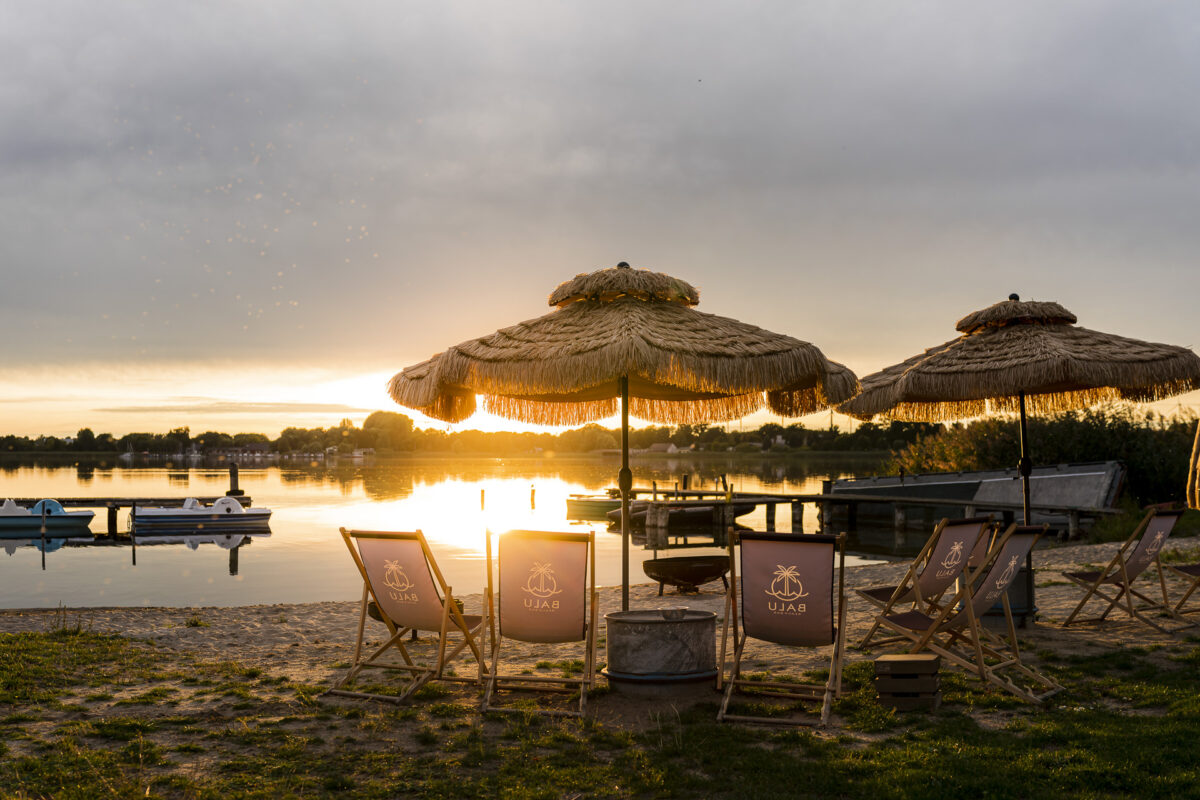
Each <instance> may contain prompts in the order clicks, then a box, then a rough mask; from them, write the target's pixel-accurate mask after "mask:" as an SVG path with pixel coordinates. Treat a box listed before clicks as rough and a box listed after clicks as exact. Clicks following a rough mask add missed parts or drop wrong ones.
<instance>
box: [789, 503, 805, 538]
mask: <svg viewBox="0 0 1200 800" xmlns="http://www.w3.org/2000/svg"><path fill="white" fill-rule="evenodd" d="M789 505H791V507H792V533H804V503H801V502H800V501H799V500H793V501H792V502H791V503H790V504H789Z"/></svg>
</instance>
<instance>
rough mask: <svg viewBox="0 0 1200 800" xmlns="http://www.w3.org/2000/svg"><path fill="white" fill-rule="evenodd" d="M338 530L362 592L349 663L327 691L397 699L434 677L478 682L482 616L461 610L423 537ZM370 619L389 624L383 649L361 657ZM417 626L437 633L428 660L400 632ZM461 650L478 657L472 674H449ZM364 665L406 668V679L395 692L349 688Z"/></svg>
mask: <svg viewBox="0 0 1200 800" xmlns="http://www.w3.org/2000/svg"><path fill="white" fill-rule="evenodd" d="M341 534H342V540H343V541H344V542H345V543H346V547H347V549H348V550H349V551H350V556H351V557H352V558H353V559H354V563H355V565H356V566H357V567H358V570H359V573H360V574H361V575H362V579H363V593H362V600H361V601H360V603H359V615H358V637H357V640H356V641H355V645H354V661H353V664H352V665H351V667H350V669H349V671H348V672H346V674H345V675H344V676H342V678H341V679H340V680H338V681H337V683H335V684H334V685H333V687H332V688H331V689H329V690H328V691H327V692H326V694H332V695H339V696H344V697H357V698H365V699H372V700H384V701H388V702H395V703H402V702H405V701H407V700H409V699H410V698H412V696H413V695H414V694H415V693H416V692H417V690H418V689H420V688H421V687H422V686H424V685H425V684H427V683H428V682H430V681H433V680H439V681H461V682H471V683H480V682H481V681H482V680H483V676H484V674H485V668H484V662H483V652H482V648H481V647H480V640H481V638H482V635H483V631H484V620H485V617H483V616H482V615H477V614H471V615H467V614H463V613H462V611H461V610H460V609H459V607H458V604H457V603H456V602H455V600H454V594H453V591H452V589H451V587H450V586H448V585H447V584H446V581H445V579H443V578H442V572H441V570H440V569H438V566H437V562H436V561H435V560H434V558H433V553H432V552H431V551H430V549H429V544H428V543H427V542H426V541H425V535H424V534H423V533H421V531H411V532H409V531H352V530H347V529H346V528H342V529H341ZM368 616H370V617H373V618H375V619H378V620H379V621H381V622H382V623H383V624H384V625H385V626H386V627H387V630H388V638H387V639H386V640H385V641H384V643H383V644H382V646H380V647H379V648H377V649H376V650H375V651H374V652H372V653H371V654H370V655H368V656H366V657H363V647H362V646H363V634H364V627H365V625H366V620H367V617H368ZM416 631H428V632H431V633H437V634H438V640H437V650H436V655H435V657H434V661H433V663H432V664H424V665H422V664H418V663H416V661H414V659H413V657H412V655H411V654H410V652H409V649H408V647H407V646H406V645H405V644H404V640H403V639H404V636H405V635H406V634H409V633H411V632H416ZM393 655H399V657H400V659H401V661H399V662H397V661H395V660H394V659H389V658H388V657H389V656H393ZM463 655H466V656H471V657H473V658H474V659H475V662H476V666H477V670H476V675H475V677H473V678H460V677H457V676H453V675H447V674H446V667H447V666H448V665H449V664H450V663H451V662H452V661H454V660H455V659H456V658H458V657H459V656H463ZM367 668H374V669H387V670H393V671H397V672H400V673H405V674H407V675H408V676H409V680H408V682H407V684H405V685H403V686H401V687H400V692H399V694H397V695H390V694H379V693H371V692H362V691H357V690H354V689H352V688H346V687H348V686H350V685H351V684H352V683H353V682H354V681H355V679H356V678H357V676H358V675H359V673H360V672H361V671H362V670H364V669H367Z"/></svg>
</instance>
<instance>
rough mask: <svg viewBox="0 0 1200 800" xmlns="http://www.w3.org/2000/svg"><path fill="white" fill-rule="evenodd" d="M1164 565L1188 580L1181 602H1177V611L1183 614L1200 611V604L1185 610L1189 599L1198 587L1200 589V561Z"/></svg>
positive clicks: (1176, 574) (1172, 572)
mask: <svg viewBox="0 0 1200 800" xmlns="http://www.w3.org/2000/svg"><path fill="white" fill-rule="evenodd" d="M1162 566H1163V567H1164V568H1165V569H1166V570H1167V571H1168V572H1170V573H1171V574H1172V575H1174V576H1175V577H1177V578H1182V579H1183V580H1185V581H1188V586H1187V588H1186V589H1185V590H1184V592H1183V596H1182V597H1180V598H1179V602H1178V603H1176V604H1175V613H1176V614H1180V615H1182V614H1195V613H1197V612H1200V606H1197V607H1196V608H1189V609H1187V610H1184V606H1185V605H1187V601H1188V599H1189V598H1190V597H1191V596H1192V594H1193V593H1194V592H1195V591H1196V590H1197V589H1200V563H1196V564H1163V565H1162Z"/></svg>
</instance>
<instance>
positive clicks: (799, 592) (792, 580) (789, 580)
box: [763, 564, 808, 603]
mask: <svg viewBox="0 0 1200 800" xmlns="http://www.w3.org/2000/svg"><path fill="white" fill-rule="evenodd" d="M775 566H776V567H777V569H776V570H775V573H774V575H775V580H773V581H771V587H770V588H769V589H764V590H763V591H764V592H765V593H766V594H769V595H771V596H772V597H774V598H776V599H777V600H782V601H783V602H785V603H792V602H795V601H796V600H799V599H800V598H801V597H808V592H806V591H804V585H803V584H802V583H800V575H799V574H798V571H797V569H796V567H795V565H793V566H790V567H785V566H784V565H783V564H776V565H775Z"/></svg>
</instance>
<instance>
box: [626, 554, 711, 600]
mask: <svg viewBox="0 0 1200 800" xmlns="http://www.w3.org/2000/svg"><path fill="white" fill-rule="evenodd" d="M642 571H643V572H645V573H646V577H648V578H651V579H652V580H656V581H658V593H659V594H660V595H661V594H662V587H663V584H664V583H669V584H670V585H671V586H678V587H679V589H680V591H684V592H695V591H698V590H699V587H700V586H702V585H703V584H706V583H708V582H709V581H715V580H716V579H717V578H720V579H721V581H722V582H723V583H724V584H725V588H726V589H728V588H729V581H728V580H726V578H725V573H727V572H729V556H676V557H673V558H648V559H646V560H645V561H643V562H642Z"/></svg>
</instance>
